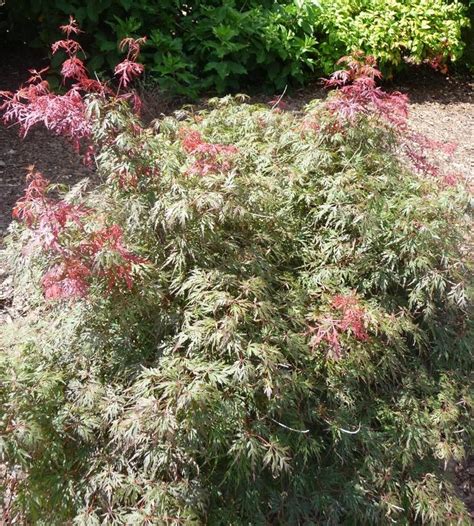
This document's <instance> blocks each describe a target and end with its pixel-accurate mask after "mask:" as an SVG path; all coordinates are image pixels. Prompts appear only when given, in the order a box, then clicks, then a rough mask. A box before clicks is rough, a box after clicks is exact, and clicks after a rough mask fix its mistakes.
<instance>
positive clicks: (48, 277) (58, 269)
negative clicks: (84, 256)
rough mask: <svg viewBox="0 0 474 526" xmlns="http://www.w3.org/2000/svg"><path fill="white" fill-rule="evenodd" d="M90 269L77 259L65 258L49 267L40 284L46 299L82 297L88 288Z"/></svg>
mask: <svg viewBox="0 0 474 526" xmlns="http://www.w3.org/2000/svg"><path fill="white" fill-rule="evenodd" d="M90 275H91V271H90V269H89V268H88V267H87V266H86V265H84V263H82V262H81V261H80V260H78V259H65V260H64V261H62V262H61V263H59V264H57V265H54V266H53V267H51V268H50V269H49V270H48V272H46V274H45V275H44V276H43V279H42V285H43V290H44V295H45V298H47V299H73V298H82V297H84V296H85V295H86V294H87V291H88V289H89V282H88V279H89V277H90Z"/></svg>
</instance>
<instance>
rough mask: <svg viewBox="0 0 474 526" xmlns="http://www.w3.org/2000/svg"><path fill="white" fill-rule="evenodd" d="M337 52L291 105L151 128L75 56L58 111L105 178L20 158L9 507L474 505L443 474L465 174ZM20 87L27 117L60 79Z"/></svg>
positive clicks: (5, 448) (114, 516)
mask: <svg viewBox="0 0 474 526" xmlns="http://www.w3.org/2000/svg"><path fill="white" fill-rule="evenodd" d="M130 44H131V47H130ZM69 45H70V44H68V46H69ZM135 45H138V44H137V43H136V42H135V41H133V42H130V43H129V49H130V54H129V57H128V59H127V60H129V61H130V63H127V62H126V63H125V64H124V65H123V66H122V67H119V68H118V73H119V74H121V75H123V76H122V77H121V78H122V82H121V84H122V87H123V86H125V84H127V80H126V78H127V77H126V76H125V72H127V75H128V76H130V74H131V75H134V74H135V73H139V72H140V70H141V68H140V67H139V66H137V62H136V58H137V56H136V53H135V48H134V46H135ZM71 46H73V45H71ZM71 49H73V48H71ZM346 62H347V68H346V69H345V70H343V71H341V72H339V73H337V74H335V75H334V76H333V78H332V79H331V80H330V81H329V84H330V85H331V86H333V87H335V89H334V90H333V91H332V93H331V95H330V96H329V98H328V100H327V101H326V102H315V103H313V104H311V105H310V106H309V107H308V108H307V110H306V111H305V112H304V114H302V115H296V114H293V113H290V112H285V111H283V110H282V109H281V108H274V109H271V108H270V107H264V106H258V105H249V104H246V103H245V102H243V101H242V100H241V99H242V97H240V98H230V97H227V98H224V99H216V100H211V101H210V102H209V109H208V110H205V111H196V110H193V109H192V108H191V109H186V110H184V109H183V110H181V111H180V112H178V113H177V114H176V115H175V116H168V117H163V118H162V119H160V120H157V121H155V122H154V123H153V124H152V125H151V127H145V126H144V125H143V124H142V123H141V122H140V119H139V118H138V117H137V115H136V114H134V113H133V112H132V111H131V109H130V107H129V101H127V98H124V97H123V96H118V95H117V94H116V92H115V91H113V93H110V92H109V90H111V88H110V87H105V86H102V85H100V86H98V85H97V86H96V85H94V86H93V87H94V89H93V90H92V93H90V90H85V89H83V88H85V84H86V82H85V80H84V79H86V77H85V75H83V73H84V72H83V70H82V68H81V67H80V66H78V69H77V71H80V72H81V73H80V77H81V78H82V79H83V81H80V86H77V87H73V88H71V89H73V90H75V93H77V94H78V95H77V97H78V99H77V102H74V104H75V105H78V107H79V108H80V113H81V115H82V116H83V119H82V120H81V119H80V120H77V121H71V127H70V128H68V130H70V132H71V135H72V138H73V140H74V139H75V138H76V135H75V132H74V122H77V126H79V127H80V130H84V129H86V130H87V133H82V132H79V139H80V142H81V144H80V145H79V146H80V149H81V151H82V148H83V147H84V148H85V149H86V151H87V152H88V154H89V155H88V158H89V160H90V161H91V162H92V161H93V162H95V164H96V167H97V170H98V173H99V175H100V177H102V180H103V183H102V184H101V185H100V186H99V187H98V188H95V189H92V190H89V189H88V187H87V183H86V182H84V183H82V184H80V185H78V186H76V187H74V188H72V189H71V191H70V192H68V193H67V194H65V195H57V192H54V191H53V190H54V188H51V186H50V185H49V184H48V182H47V181H45V179H44V178H43V177H42V176H41V174H38V173H37V172H36V171H35V170H34V168H31V170H30V173H29V186H28V189H27V191H26V194H25V196H24V198H23V199H22V200H20V202H19V203H18V205H17V207H16V209H15V212H14V213H15V216H16V218H17V222H16V223H15V224H14V225H13V226H12V228H11V231H10V236H9V241H8V247H7V250H6V252H5V253H4V254H3V258H4V261H5V263H6V264H7V265H8V267H9V268H10V272H11V279H12V283H13V287H14V298H13V304H12V307H11V312H12V314H14V313H15V312H16V313H17V314H16V316H14V319H13V321H12V323H10V324H6V325H4V326H3V327H2V328H1V329H0V338H1V340H0V408H1V410H0V455H1V462H2V465H3V466H4V475H2V476H3V485H2V486H1V488H2V489H1V490H0V493H2V492H3V495H2V502H5V506H4V509H3V520H4V521H5V522H6V523H9V522H11V523H15V522H17V523H20V522H22V523H25V524H26V523H34V524H45V525H46V524H48V525H51V524H58V525H59V524H67V523H73V524H76V525H94V524H111V525H112V524H114V525H116V524H117V525H119V524H123V525H125V524H127V525H129V524H137V525H138V524H157V525H158V524H176V525H177V524H186V525H191V524H210V525H221V524H222V525H229V524H232V525H244V524H245V525H248V524H252V525H257V524H262V525H263V524H288V525H294V524H334V525H336V524H390V523H398V524H429V525H433V524H440V525H441V524H443V525H444V524H469V519H468V515H467V512H466V510H465V509H464V507H463V504H462V503H461V502H460V501H459V500H458V498H457V497H456V495H455V493H454V492H453V490H452V488H451V486H450V483H449V482H448V479H447V478H446V476H445V475H444V474H443V465H444V463H447V462H448V461H449V460H450V459H461V458H462V457H463V455H464V444H465V442H466V440H467V439H468V433H469V429H470V427H469V410H470V399H469V381H468V375H469V367H470V359H469V358H470V349H471V348H472V344H473V337H472V327H471V326H470V321H471V320H472V318H471V317H470V314H469V305H470V303H469V291H470V290H472V282H470V271H471V270H472V268H470V264H469V258H468V253H467V250H468V233H469V228H470V226H471V223H470V220H469V216H468V212H469V199H470V197H469V192H468V189H467V188H466V185H465V184H463V182H462V180H461V179H460V178H456V177H452V178H449V179H446V178H445V174H444V173H443V172H442V171H440V170H439V169H438V170H425V167H426V165H425V164H423V163H419V162H417V161H418V160H419V157H416V158H415V157H413V156H410V155H409V153H410V148H411V149H413V148H415V149H416V151H417V152H418V153H420V155H424V156H425V158H426V159H428V156H429V154H428V153H426V151H424V152H423V153H422V152H421V148H423V147H424V146H425V145H424V144H421V142H420V141H418V143H417V144H416V145H415V146H413V141H412V140H411V139H410V134H411V132H410V131H409V128H408V125H407V121H406V98H405V97H404V96H402V95H400V94H387V93H385V92H383V91H382V90H380V88H378V87H377V86H376V78H377V76H378V72H377V69H376V67H375V64H374V63H373V61H372V62H371V61H370V59H369V60H368V61H367V60H366V61H363V60H362V58H361V57H360V56H359V57H353V58H349V59H347V60H346ZM68 70H69V68H68ZM76 76H77V75H76ZM33 82H34V83H33V86H38V85H41V86H43V87H42V88H41V90H43V91H45V93H44V94H39V95H38V96H36V94H35V95H34V96H33V98H32V99H30V98H29V95H28V97H26V98H25V97H23V96H21V95H18V94H17V95H14V94H7V95H6V106H5V109H6V112H7V113H6V115H7V118H9V119H13V120H14V119H15V118H16V119H17V120H19V122H20V125H23V126H24V125H25V122H28V121H25V120H22V116H23V115H25V116H28V115H29V113H30V112H36V111H37V108H38V107H39V106H38V105H39V101H38V97H46V99H42V100H44V104H45V106H44V107H45V112H46V111H48V112H49V108H53V107H56V106H54V104H55V103H53V102H52V101H57V102H58V103H59V101H61V100H63V99H61V98H60V97H64V96H65V95H60V96H58V95H54V94H50V93H49V92H47V91H46V86H45V85H44V84H42V82H43V81H42V80H41V79H36V80H34V81H33ZM95 88H97V89H95ZM99 88H100V89H99ZM25 89H26V90H27V91H26V92H22V93H27V94H29V93H30V91H29V90H31V88H25ZM38 89H40V88H33V89H32V91H35V90H38ZM86 91H87V93H88V94H87V95H85V92H86ZM69 97H72V95H69ZM79 98H80V103H79ZM128 99H129V100H131V97H128ZM68 101H69V99H68V100H67V104H66V107H67V108H69V106H68V104H69V102H68ZM66 114H67V115H69V110H68V112H67V113H66ZM48 115H49V114H48ZM44 117H45V116H44ZM25 118H27V117H25ZM37 120H38V121H41V120H44V121H45V123H46V124H47V125H48V126H50V127H52V129H53V130H58V129H59V126H60V125H61V122H63V116H62V114H61V113H60V114H59V116H58V118H57V122H56V121H54V124H53V123H52V121H50V119H49V118H48V120H46V119H45V118H44V119H40V118H38V119H37ZM53 120H54V119H53ZM84 141H87V142H88V144H83V142H84ZM89 146H90V148H89ZM415 163H416V166H415ZM2 469H3V468H2Z"/></svg>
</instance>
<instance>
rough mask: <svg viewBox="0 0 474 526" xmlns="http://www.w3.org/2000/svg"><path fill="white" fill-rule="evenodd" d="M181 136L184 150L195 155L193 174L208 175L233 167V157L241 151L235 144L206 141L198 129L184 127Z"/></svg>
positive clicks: (191, 171)
mask: <svg viewBox="0 0 474 526" xmlns="http://www.w3.org/2000/svg"><path fill="white" fill-rule="evenodd" d="M180 138H181V144H182V145H183V148H184V150H185V151H186V152H187V153H190V154H192V155H193V156H194V157H195V161H194V163H193V164H192V166H191V169H190V173H191V174H197V175H207V174H208V173H217V172H225V171H228V170H230V169H231V168H232V157H233V156H234V155H235V154H236V153H238V151H239V150H238V148H237V147H236V146H233V145H224V144H213V143H209V142H205V141H204V140H203V138H202V136H201V134H200V133H199V132H198V131H193V130H188V129H182V130H181V131H180Z"/></svg>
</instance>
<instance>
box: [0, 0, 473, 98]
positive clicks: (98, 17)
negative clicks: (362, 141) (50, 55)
mask: <svg viewBox="0 0 474 526" xmlns="http://www.w3.org/2000/svg"><path fill="white" fill-rule="evenodd" d="M467 9H468V8H467V6H466V5H463V3H462V2H459V1H458V0H453V1H451V0H278V1H276V0H275V1H273V0H266V1H261V0H260V1H256V0H245V1H243V0H225V1H223V2H222V1H216V0H207V1H205V2H202V1H195V0H187V1H186V2H183V1H180V0H138V1H131V0H100V1H98V0H87V1H85V0H41V1H38V0H16V1H10V0H9V1H7V2H6V5H5V6H4V7H3V8H1V9H0V34H3V35H5V37H9V38H10V39H12V40H13V41H15V40H18V39H21V40H24V41H26V42H27V43H28V44H29V45H32V46H39V47H41V48H43V49H44V48H47V47H48V46H49V45H50V43H51V42H53V41H54V40H55V39H56V37H57V26H58V25H59V23H61V21H62V20H63V18H64V17H65V16H66V15H68V14H70V13H72V14H73V15H74V16H75V17H76V18H77V20H78V21H79V22H80V24H81V26H82V27H83V29H84V30H85V31H86V34H87V35H88V36H86V38H87V39H88V41H89V42H88V46H87V47H88V49H89V50H90V56H88V65H89V68H90V70H91V71H95V72H101V71H107V70H108V69H109V70H110V69H113V68H114V67H115V65H116V63H117V62H118V61H119V60H120V59H119V54H118V43H119V42H120V41H121V40H122V39H123V38H124V37H125V36H137V35H140V36H141V35H147V37H148V44H147V46H146V47H145V48H144V50H143V54H142V59H143V60H144V62H145V63H146V65H147V71H148V72H149V76H150V78H152V79H153V80H154V81H156V82H158V84H159V85H160V86H161V87H162V88H164V89H166V90H168V91H171V92H172V93H177V92H178V93H180V94H185V95H188V96H196V94H198V93H199V92H203V91H205V92H209V91H216V92H218V93H227V92H229V91H230V90H233V91H237V90H239V89H245V90H246V91H247V90H248V89H249V87H250V86H257V87H258V88H259V89H262V87H265V88H266V89H268V90H275V89H283V88H284V86H285V85H287V84H289V83H292V84H297V83H299V84H301V83H304V82H307V81H308V80H311V79H312V78H314V77H315V76H317V75H320V74H321V73H324V74H329V73H331V72H332V71H333V70H334V66H335V63H336V62H337V60H338V59H339V58H340V57H341V56H343V55H348V54H350V53H352V52H353V51H354V50H362V51H364V52H365V53H366V54H371V55H373V56H375V57H376V58H377V59H378V61H379V64H380V66H381V67H382V68H383V69H384V71H385V72H386V73H387V74H388V73H390V74H392V73H394V72H397V71H399V70H400V69H402V68H403V67H404V66H405V63H406V61H408V62H409V63H415V64H420V63H422V62H428V63H430V64H432V65H433V66H435V67H438V68H440V69H443V70H444V68H445V67H446V64H447V63H449V62H450V61H457V60H458V59H460V57H461V55H462V53H463V49H464V43H463V38H462V30H463V29H466V28H467V26H468V24H469V20H468V16H467ZM465 36H466V38H469V36H468V33H466V35H465ZM56 60H57V61H58V62H57V63H59V62H60V60H61V56H58V57H57V59H56Z"/></svg>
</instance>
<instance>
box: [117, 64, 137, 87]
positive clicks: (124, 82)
mask: <svg viewBox="0 0 474 526" xmlns="http://www.w3.org/2000/svg"><path fill="white" fill-rule="evenodd" d="M143 71H144V67H143V66H142V65H141V64H138V62H133V60H128V59H125V60H123V61H122V62H119V63H118V64H117V65H116V66H115V70H114V73H115V75H117V77H119V78H120V85H121V86H123V87H125V88H126V87H127V86H128V85H129V84H130V83H131V82H132V80H134V79H135V78H136V77H139V76H140V75H141V74H142V73H143Z"/></svg>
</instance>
